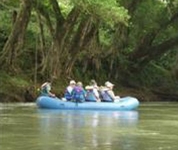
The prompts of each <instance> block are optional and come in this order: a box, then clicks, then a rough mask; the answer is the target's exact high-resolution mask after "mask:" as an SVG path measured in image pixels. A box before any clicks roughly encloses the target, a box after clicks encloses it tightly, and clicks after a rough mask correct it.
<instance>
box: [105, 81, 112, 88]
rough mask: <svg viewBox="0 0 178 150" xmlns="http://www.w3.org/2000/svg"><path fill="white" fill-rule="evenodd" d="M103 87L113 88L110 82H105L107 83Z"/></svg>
mask: <svg viewBox="0 0 178 150" xmlns="http://www.w3.org/2000/svg"><path fill="white" fill-rule="evenodd" d="M105 86H106V87H113V86H114V84H112V83H111V82H109V81H107V82H105Z"/></svg>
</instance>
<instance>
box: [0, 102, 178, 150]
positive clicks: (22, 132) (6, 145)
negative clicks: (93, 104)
mask: <svg viewBox="0 0 178 150" xmlns="http://www.w3.org/2000/svg"><path fill="white" fill-rule="evenodd" d="M177 141H178V103H142V104H141V106H140V107H139V108H138V110H137V111H121V112H120V111H78V110H75V111H74V110H62V111H61V110H60V111H59V110H42V109H38V108H37V107H36V105H35V104H33V103H28V104H19V103H18V104H0V150H177V149H178V142H177Z"/></svg>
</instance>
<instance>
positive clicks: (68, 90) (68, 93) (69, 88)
mask: <svg viewBox="0 0 178 150" xmlns="http://www.w3.org/2000/svg"><path fill="white" fill-rule="evenodd" d="M75 85H76V82H75V81H74V80H71V81H70V83H69V85H68V86H67V88H66V90H65V93H64V98H65V99H66V100H67V101H71V100H72V93H73V89H74V87H75Z"/></svg>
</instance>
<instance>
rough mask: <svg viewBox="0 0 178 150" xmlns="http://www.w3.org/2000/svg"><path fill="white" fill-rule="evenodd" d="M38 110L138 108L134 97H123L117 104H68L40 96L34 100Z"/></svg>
mask: <svg viewBox="0 0 178 150" xmlns="http://www.w3.org/2000/svg"><path fill="white" fill-rule="evenodd" d="M36 104H37V106H38V107H39V108H45V109H65V110H119V111H120V110H134V109H136V108H137V107H138V106H139V101H138V100H137V99H136V98H134V97H130V96H128V97H124V98H121V99H120V101H118V102H83V103H76V102H69V101H62V100H60V99H58V98H51V97H48V96H40V97H38V98H37V100H36Z"/></svg>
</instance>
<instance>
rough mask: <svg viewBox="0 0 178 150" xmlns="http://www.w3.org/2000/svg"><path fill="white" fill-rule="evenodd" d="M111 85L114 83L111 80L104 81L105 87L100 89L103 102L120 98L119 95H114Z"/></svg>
mask: <svg viewBox="0 0 178 150" xmlns="http://www.w3.org/2000/svg"><path fill="white" fill-rule="evenodd" d="M113 87H114V84H112V83H111V82H109V81H107V82H105V87H104V88H102V89H101V90H100V92H101V97H102V101H103V102H116V101H119V100H120V97H119V96H115V94H114V91H113Z"/></svg>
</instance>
